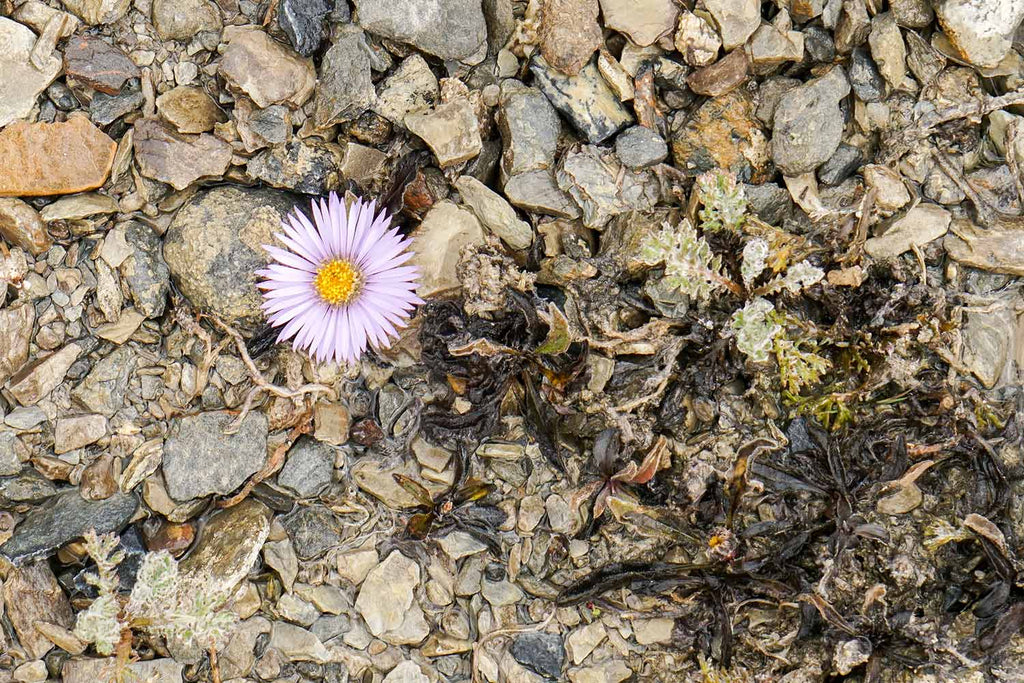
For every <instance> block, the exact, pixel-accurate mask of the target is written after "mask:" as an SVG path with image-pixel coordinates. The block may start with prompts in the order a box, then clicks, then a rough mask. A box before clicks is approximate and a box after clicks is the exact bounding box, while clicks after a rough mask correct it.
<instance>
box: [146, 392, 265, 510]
mask: <svg viewBox="0 0 1024 683" xmlns="http://www.w3.org/2000/svg"><path fill="white" fill-rule="evenodd" d="M234 419H235V417H234V416H233V415H232V414H231V413H228V412H211V413H199V414H198V415H189V416H185V417H181V418H178V419H177V420H176V421H174V422H173V423H172V424H171V427H170V430H169V431H168V434H167V440H166V441H165V442H164V464H163V467H164V481H165V482H166V483H167V492H168V493H169V494H171V497H172V498H174V499H175V500H178V501H181V502H184V501H188V500H192V499H193V498H199V497H201V496H208V495H210V494H222V495H226V494H228V493H231V492H232V491H234V490H235V489H236V488H238V487H239V486H241V485H242V484H243V483H245V480H246V479H248V478H249V477H250V476H252V475H253V474H255V473H256V472H257V471H258V470H259V469H260V468H261V467H263V463H264V462H266V459H267V418H266V417H265V416H264V415H263V413H257V412H252V413H249V414H248V415H247V416H246V417H245V419H244V420H242V424H241V425H240V426H239V429H238V431H237V432H236V433H234V434H225V433H224V430H225V428H227V426H228V425H229V424H231V423H232V422H233V421H234ZM210 463H216V464H217V466H216V467H210V466H209V464H210Z"/></svg>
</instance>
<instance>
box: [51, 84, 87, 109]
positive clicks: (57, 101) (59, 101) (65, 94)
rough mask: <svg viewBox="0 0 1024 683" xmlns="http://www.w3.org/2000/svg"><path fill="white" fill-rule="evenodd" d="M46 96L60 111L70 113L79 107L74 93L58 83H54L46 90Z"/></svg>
mask: <svg viewBox="0 0 1024 683" xmlns="http://www.w3.org/2000/svg"><path fill="white" fill-rule="evenodd" d="M46 96H47V97H49V98H50V101H51V102H53V104H54V105H55V106H56V107H57V109H60V110H61V111H71V110H73V109H78V107H80V106H81V105H80V104H79V103H78V98H77V97H75V93H73V92H71V88H69V87H68V86H66V85H64V84H63V83H61V82H60V81H54V82H53V83H51V84H50V85H49V87H48V88H46Z"/></svg>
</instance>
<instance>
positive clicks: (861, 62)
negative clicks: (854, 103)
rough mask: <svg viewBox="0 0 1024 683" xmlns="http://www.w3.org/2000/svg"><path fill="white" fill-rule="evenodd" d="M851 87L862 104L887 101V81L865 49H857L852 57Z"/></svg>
mask: <svg viewBox="0 0 1024 683" xmlns="http://www.w3.org/2000/svg"><path fill="white" fill-rule="evenodd" d="M850 87H852V88H853V94H854V95H856V96H857V99H859V100H860V101H861V102H880V101H882V100H883V99H885V79H884V78H883V77H882V74H881V72H879V70H878V67H877V66H876V65H875V60H873V59H871V54H870V53H869V52H868V51H867V50H865V49H863V48H859V47H858V48H856V49H855V50H854V51H853V53H852V54H851V55H850Z"/></svg>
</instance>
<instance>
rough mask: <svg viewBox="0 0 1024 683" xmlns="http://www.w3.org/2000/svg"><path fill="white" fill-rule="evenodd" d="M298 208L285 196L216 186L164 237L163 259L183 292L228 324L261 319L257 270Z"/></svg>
mask: <svg viewBox="0 0 1024 683" xmlns="http://www.w3.org/2000/svg"><path fill="white" fill-rule="evenodd" d="M293 207H294V202H293V200H292V199H291V198H290V197H289V196H288V195H285V194H283V193H281V192H278V191H275V190H264V189H248V188H242V187H234V186H229V187H218V188H215V189H212V190H209V191H205V192H200V193H198V194H196V195H195V196H194V197H192V199H190V200H189V201H188V203H187V204H185V206H183V207H182V208H181V209H180V210H179V211H178V214H177V215H176V216H175V217H174V220H173V221H171V224H170V226H169V227H168V229H167V234H166V235H165V236H164V259H165V260H166V262H167V265H168V267H169V268H170V273H171V277H173V278H174V281H175V283H176V284H177V285H178V288H179V289H181V292H182V293H183V294H184V295H185V296H186V297H187V298H188V300H189V301H191V302H192V304H193V305H195V306H197V307H198V308H200V309H203V310H205V311H209V312H211V313H214V314H216V315H219V316H221V317H222V318H224V319H226V320H227V321H228V322H230V323H241V324H242V325H254V324H256V323H257V322H258V321H259V320H261V319H262V318H263V314H262V312H261V311H260V308H259V304H260V295H259V291H258V290H257V288H256V283H257V280H258V277H257V275H256V271H257V270H259V269H260V268H263V267H265V266H266V265H267V262H268V258H267V253H266V251H264V249H263V246H262V245H264V244H274V243H275V240H274V233H275V232H280V225H281V219H282V218H284V216H285V215H286V214H287V213H288V212H289V211H291V209H292V208H293Z"/></svg>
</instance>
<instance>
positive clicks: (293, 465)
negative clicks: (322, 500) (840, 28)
mask: <svg viewBox="0 0 1024 683" xmlns="http://www.w3.org/2000/svg"><path fill="white" fill-rule="evenodd" d="M334 458H335V450H334V449H333V448H332V447H331V446H329V445H327V444H325V443H321V442H320V441H316V440H314V439H310V438H307V437H303V438H301V439H299V440H298V441H296V442H295V445H294V446H292V447H291V449H290V450H289V451H288V458H287V460H285V463H284V467H282V468H281V471H280V472H278V474H277V483H278V484H279V485H280V486H283V487H284V488H286V489H289V490H290V491H292V492H294V493H295V495H296V496H298V497H299V498H312V497H313V496H316V495H318V494H319V493H320V492H321V491H323V490H324V489H325V488H327V487H328V486H330V484H331V478H332V476H333V474H334Z"/></svg>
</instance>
